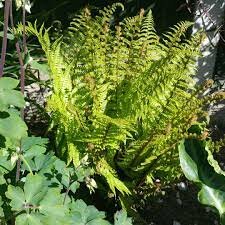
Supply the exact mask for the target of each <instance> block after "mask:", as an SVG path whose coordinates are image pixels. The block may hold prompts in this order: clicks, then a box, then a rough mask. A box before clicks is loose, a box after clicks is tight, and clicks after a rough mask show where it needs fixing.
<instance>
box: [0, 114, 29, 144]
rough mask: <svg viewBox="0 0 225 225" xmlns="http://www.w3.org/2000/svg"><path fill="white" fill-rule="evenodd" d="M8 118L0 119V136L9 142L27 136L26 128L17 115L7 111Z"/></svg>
mask: <svg viewBox="0 0 225 225" xmlns="http://www.w3.org/2000/svg"><path fill="white" fill-rule="evenodd" d="M8 114H9V117H7V118H4V119H2V118H0V134H1V135H2V136H4V137H6V138H9V139H11V140H17V141H18V140H20V139H21V138H23V137H25V136H27V126H26V124H25V122H24V121H23V120H22V119H21V117H20V115H19V114H18V113H15V112H12V111H8Z"/></svg>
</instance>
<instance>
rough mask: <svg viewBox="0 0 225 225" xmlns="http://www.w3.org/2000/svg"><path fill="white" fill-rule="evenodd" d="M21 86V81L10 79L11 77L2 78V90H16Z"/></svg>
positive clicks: (0, 82) (0, 86)
mask: <svg viewBox="0 0 225 225" xmlns="http://www.w3.org/2000/svg"><path fill="white" fill-rule="evenodd" d="M18 84H19V80H16V79H13V78H10V77H2V78H1V79H0V89H5V90H11V89H15V88H16V87H17V86H18Z"/></svg>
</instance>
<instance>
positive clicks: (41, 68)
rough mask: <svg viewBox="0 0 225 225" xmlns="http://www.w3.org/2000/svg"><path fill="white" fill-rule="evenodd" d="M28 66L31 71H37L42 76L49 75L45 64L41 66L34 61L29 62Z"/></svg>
mask: <svg viewBox="0 0 225 225" xmlns="http://www.w3.org/2000/svg"><path fill="white" fill-rule="evenodd" d="M29 64H30V66H31V67H32V69H35V70H39V71H40V72H41V73H43V74H49V67H48V65H47V64H41V63H38V62H37V61H35V60H31V61H30V62H29Z"/></svg>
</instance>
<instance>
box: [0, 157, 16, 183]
mask: <svg viewBox="0 0 225 225" xmlns="http://www.w3.org/2000/svg"><path fill="white" fill-rule="evenodd" d="M13 168H14V165H12V163H11V162H10V160H8V157H7V156H1V157H0V185H1V184H4V183H5V178H4V175H5V174H7V173H9V172H10V171H12V170H13Z"/></svg>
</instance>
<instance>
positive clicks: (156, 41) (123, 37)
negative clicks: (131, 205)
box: [27, 4, 204, 194]
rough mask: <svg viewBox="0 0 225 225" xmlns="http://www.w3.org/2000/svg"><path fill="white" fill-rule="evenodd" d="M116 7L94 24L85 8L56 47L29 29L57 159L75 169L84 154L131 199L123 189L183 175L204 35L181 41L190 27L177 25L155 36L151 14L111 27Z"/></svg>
mask: <svg viewBox="0 0 225 225" xmlns="http://www.w3.org/2000/svg"><path fill="white" fill-rule="evenodd" d="M120 8H121V9H122V5H120V4H114V5H113V6H112V7H108V8H105V9H104V10H102V11H100V15H99V16H96V17H94V18H93V17H92V16H91V13H90V11H89V10H88V9H87V8H85V9H84V10H83V12H82V14H81V15H80V16H77V17H76V18H75V19H74V20H73V22H72V23H71V27H70V28H69V30H68V34H67V35H66V36H65V37H64V38H62V39H60V40H58V41H57V42H55V43H53V44H51V43H50V40H49V37H48V31H44V30H43V27H42V28H41V30H40V31H38V30H37V29H36V27H32V26H31V25H29V26H28V28H27V31H28V32H30V33H33V34H35V35H36V36H37V37H38V39H39V41H40V43H41V45H42V47H43V49H44V51H45V53H46V56H47V59H48V63H49V66H50V70H51V74H52V77H51V78H52V87H53V94H52V95H51V97H50V98H49V99H48V110H49V111H50V112H51V115H52V121H53V124H54V125H55V126H56V128H57V133H56V141H57V148H58V150H59V151H60V152H61V155H62V156H65V155H66V156H67V158H68V162H73V163H74V165H75V166H77V165H78V164H79V160H80V159H81V158H82V157H83V156H84V155H85V154H87V153H88V155H89V159H90V160H91V162H92V165H93V167H94V168H95V170H96V172H97V173H99V174H100V175H102V176H104V177H105V179H106V180H107V182H108V184H109V187H110V188H111V190H112V191H113V192H114V193H115V192H116V189H117V190H119V191H120V192H121V193H127V194H128V193H130V192H131V191H132V190H129V189H128V187H127V185H126V184H128V183H129V185H133V188H134V187H135V185H137V184H139V183H140V182H143V181H145V179H146V177H147V178H148V179H147V180H148V182H149V181H150V182H151V179H152V178H160V179H161V181H162V182H164V183H166V182H171V181H173V180H174V179H176V178H177V177H178V176H179V175H180V173H181V172H180V168H179V160H178V151H177V149H176V145H177V144H178V143H179V141H180V140H181V139H182V138H183V137H184V135H185V133H186V132H187V130H188V128H190V126H191V125H192V123H194V122H195V121H196V119H197V118H198V116H199V115H200V114H202V106H203V104H204V101H203V100H201V99H199V98H198V90H196V88H195V87H194V86H195V84H194V81H193V75H194V74H195V67H196V61H195V60H196V57H198V56H199V44H200V42H201V35H199V34H196V35H194V36H192V37H191V38H190V39H185V34H186V32H187V29H188V28H189V27H190V26H191V25H192V24H191V23H190V22H181V23H179V24H177V25H176V26H174V27H173V28H171V29H170V31H169V32H168V33H166V34H164V35H163V36H162V37H159V36H158V35H157V34H156V31H155V29H154V22H153V18H152V13H151V11H149V12H148V13H144V11H143V10H142V11H141V12H140V14H139V15H137V16H135V17H132V18H127V19H125V20H124V21H123V22H120V23H119V24H117V25H116V26H114V25H112V24H113V13H114V12H115V11H116V10H117V9H120ZM145 14H146V15H145ZM118 171H120V172H118Z"/></svg>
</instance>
